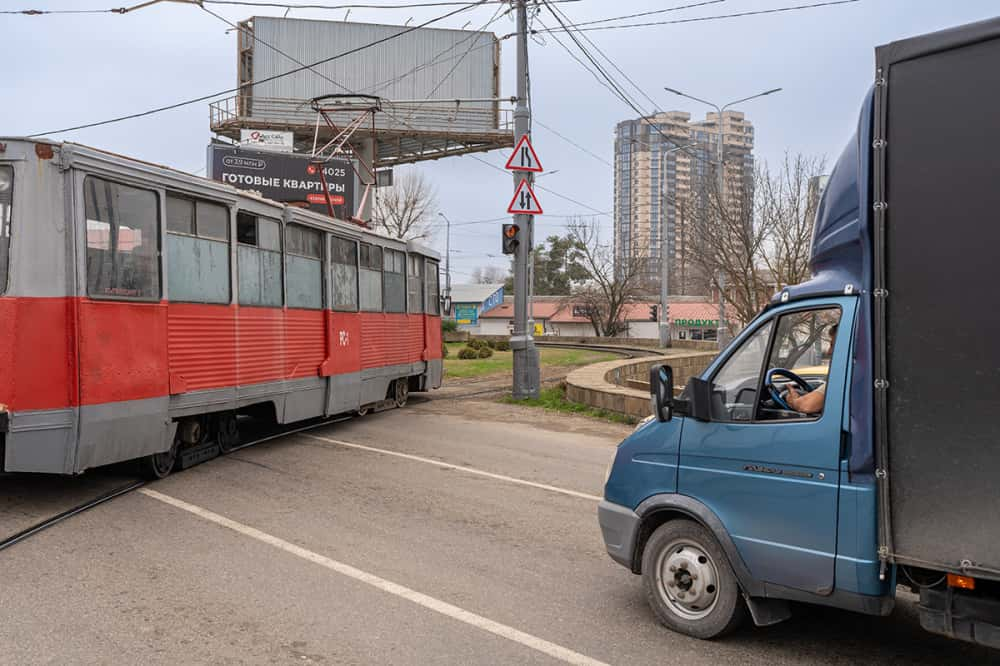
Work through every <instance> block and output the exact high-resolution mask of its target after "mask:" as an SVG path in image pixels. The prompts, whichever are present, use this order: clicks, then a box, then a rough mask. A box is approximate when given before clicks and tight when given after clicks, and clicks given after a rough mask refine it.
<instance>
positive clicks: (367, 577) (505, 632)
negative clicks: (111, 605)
mask: <svg viewBox="0 0 1000 666" xmlns="http://www.w3.org/2000/svg"><path fill="white" fill-rule="evenodd" d="M139 492H140V493H142V494H143V495H145V496H147V497H150V498H152V499H155V500H159V501H160V502H163V503H164V504H169V505H170V506H173V507H175V508H178V509H180V510H182V511H186V512H188V513H191V514H194V515H195V516H198V517H199V518H203V519H204V520H207V521H209V522H212V523H215V524H216V525H220V526H222V527H226V528H228V529H231V530H233V531H234V532H238V533H240V534H242V535H244V536H248V537H250V538H251V539H256V540H257V541H260V542H263V543H266V544H268V545H269V546H274V547H275V548H278V549H279V550H283V551H285V552H286V553H290V554H292V555H295V556H297V557H300V558H302V559H303V560H306V561H308V562H312V563H313V564H318V565H319V566H321V567H325V568H327V569H329V570H331V571H334V572H336V573H339V574H341V575H344V576H347V577H348V578H352V579H354V580H356V581H359V582H361V583H365V584H367V585H371V586H372V587H375V588H377V589H379V590H382V591H383V592H388V593H389V594H392V595H395V596H397V597H401V598H403V599H406V600H407V601H411V602H413V603H415V604H417V605H418V606H423V607H424V608H426V609H428V610H432V611H434V612H435V613H440V614H441V615H444V616H446V617H450V618H452V619H453V620H458V621H459V622H464V623H465V624H468V625H471V626H473V627H476V628H477V629H482V630H483V631H488V632H490V633H491V634H496V635H497V636H500V637H502V638H506V639H508V640H510V641H513V642H515V643H519V644H521V645H523V646H525V647H528V648H531V649H532V650H537V651H538V652H541V653H543V654H547V655H548V656H550V657H553V658H555V659H559V660H560V661H564V662H566V663H567V664H582V665H585V666H608V665H607V664H605V663H604V662H602V661H598V660H596V659H591V658H590V657H588V656H586V655H583V654H580V653H579V652H574V651H573V650H570V649H569V648H564V647H563V646H561V645H557V644H555V643H551V642H549V641H547V640H544V639H542V638H538V637H537V636H532V635H531V634H527V633H525V632H523V631H520V630H518V629H515V628H513V627H509V626H507V625H505V624H500V623H499V622H494V621H493V620H490V619H489V618H485V617H483V616H482V615H477V614H476V613H473V612H471V611H467V610H465V609H463V608H459V607H458V606H454V605H452V604H449V603H448V602H446V601H441V600H440V599H435V598H434V597H431V596H428V595H426V594H423V593H421V592H417V591H416V590H412V589H410V588H408V587H405V586H403V585H400V584H399V583H394V582H392V581H391V580H386V579H385V578H380V577H379V576H376V575H375V574H370V573H368V572H366V571H362V570H361V569H357V568H355V567H352V566H351V565H349V564H344V563H343V562H338V561H336V560H333V559H330V558H329V557H326V556H324V555H320V554H318V553H314V552H313V551H311V550H306V549H305V548H302V547H301V546H296V545H295V544H293V543H289V542H288V541H285V540H284V539H279V538H278V537H276V536H272V535H270V534H267V533H266V532H261V531H260V530H258V529H255V528H253V527H250V526H249V525H244V524H243V523H238V522H236V521H235V520H230V519H229V518H226V517H225V516H220V515H219V514H217V513H213V512H211V511H209V510H208V509H203V508H201V507H200V506H195V505H194V504H189V503H187V502H185V501H183V500H179V499H177V498H176V497H171V496H170V495H164V494H163V493H159V492H157V491H155V490H150V489H149V488H142V489H140V490H139Z"/></svg>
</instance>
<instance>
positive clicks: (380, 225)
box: [372, 171, 437, 240]
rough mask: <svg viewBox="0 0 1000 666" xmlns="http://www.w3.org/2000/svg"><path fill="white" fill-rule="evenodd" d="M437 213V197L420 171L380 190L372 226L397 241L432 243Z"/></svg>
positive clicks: (405, 175) (401, 176)
mask: <svg viewBox="0 0 1000 666" xmlns="http://www.w3.org/2000/svg"><path fill="white" fill-rule="evenodd" d="M436 212H437V194H436V192H435V191H434V187H433V186H432V185H431V184H430V183H429V182H428V181H427V179H426V178H425V177H424V175H423V173H421V172H420V171H409V172H406V173H403V174H401V175H399V176H398V177H397V178H396V182H395V184H394V185H393V186H392V187H383V188H379V190H378V194H377V196H376V199H375V204H374V215H373V216H372V225H373V227H374V228H375V229H377V230H379V231H382V232H383V233H385V234H388V235H389V236H392V237H393V238H401V239H404V240H421V239H423V240H428V239H430V237H431V236H432V235H433V234H432V229H431V221H432V220H433V217H434V214H435V213H436Z"/></svg>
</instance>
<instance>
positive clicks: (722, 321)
mask: <svg viewBox="0 0 1000 666" xmlns="http://www.w3.org/2000/svg"><path fill="white" fill-rule="evenodd" d="M663 89H664V90H666V91H667V92H669V93H673V94H675V95H680V96H681V97H687V98H688V99H693V100H694V101H696V102H701V103H702V104H707V105H708V106H710V107H712V108H714V109H715V110H716V112H717V113H718V114H719V120H718V123H717V126H718V128H719V132H718V133H719V145H718V155H717V160H718V163H717V164H716V167H715V169H716V172H717V173H716V178H717V179H718V188H719V215H720V216H721V215H722V192H723V188H724V187H725V174H724V171H725V170H724V168H723V131H722V112H723V111H725V110H726V109H728V108H729V107H731V106H735V105H736V104H742V103H743V102H749V101H750V100H752V99H757V98H758V97H764V96H765V95H772V94H774V93H776V92H779V91H780V90H781V88H772V89H770V90H765V91H764V92H761V93H757V94H756V95H750V96H749V97H744V98H743V99H738V100H735V101H733V102H729V103H728V104H724V105H722V106H719V105H718V104H714V103H712V102H709V101H708V100H704V99H701V98H700V97H695V96H694V95H688V94H687V93H682V92H681V91H680V90H675V89H673V88H668V87H666V86H664V87H663ZM718 283H719V327H718V329H716V340H717V342H718V344H719V349H722V348H723V347H725V346H726V343H728V342H729V327H728V326H727V325H726V299H725V290H726V273H725V271H723V270H720V271H719V279H718Z"/></svg>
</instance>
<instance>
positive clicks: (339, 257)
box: [330, 236, 358, 312]
mask: <svg viewBox="0 0 1000 666" xmlns="http://www.w3.org/2000/svg"><path fill="white" fill-rule="evenodd" d="M330 281H331V282H332V283H333V309H334V310H346V311H349V312H356V311H357V309H358V244H357V243H355V242H354V241H352V240H347V239H346V238H337V237H336V236H332V237H331V238H330Z"/></svg>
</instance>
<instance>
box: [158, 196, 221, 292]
mask: <svg viewBox="0 0 1000 666" xmlns="http://www.w3.org/2000/svg"><path fill="white" fill-rule="evenodd" d="M167 295H168V297H169V298H170V300H171V301H188V302H193V303H229V301H230V295H229V208H228V207H226V206H224V205H222V204H218V203H213V202H210V201H200V200H199V201H196V200H194V199H186V198H183V197H179V196H175V195H172V194H168V195H167Z"/></svg>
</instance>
